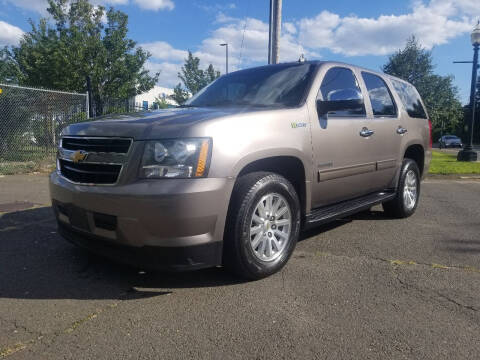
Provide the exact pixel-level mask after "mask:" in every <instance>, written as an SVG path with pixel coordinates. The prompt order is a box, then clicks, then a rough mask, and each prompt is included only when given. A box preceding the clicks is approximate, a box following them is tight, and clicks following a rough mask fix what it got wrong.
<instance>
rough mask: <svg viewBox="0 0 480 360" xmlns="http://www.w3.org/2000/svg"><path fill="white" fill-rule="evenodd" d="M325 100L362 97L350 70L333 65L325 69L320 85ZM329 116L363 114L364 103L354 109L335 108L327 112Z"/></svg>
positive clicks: (357, 98) (358, 98)
mask: <svg viewBox="0 0 480 360" xmlns="http://www.w3.org/2000/svg"><path fill="white" fill-rule="evenodd" d="M320 95H321V97H322V99H321V100H325V101H342V100H360V99H363V95H362V91H361V90H360V86H358V82H357V78H356V77H355V75H354V74H353V72H352V70H350V69H347V68H343V67H334V68H331V69H330V70H328V71H327V73H326V74H325V77H324V78H323V81H322V85H321V86H320V93H319V96H320ZM328 115H329V116H333V117H345V116H365V115H366V112H365V105H364V104H362V105H359V106H358V108H356V109H346V110H337V111H335V112H329V114H328Z"/></svg>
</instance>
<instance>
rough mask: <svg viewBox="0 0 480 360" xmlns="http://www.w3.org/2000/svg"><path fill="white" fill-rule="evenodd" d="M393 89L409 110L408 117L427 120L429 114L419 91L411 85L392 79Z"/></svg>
mask: <svg viewBox="0 0 480 360" xmlns="http://www.w3.org/2000/svg"><path fill="white" fill-rule="evenodd" d="M392 84H393V87H394V88H395V91H396V92H397V94H398V96H399V97H400V100H401V101H402V103H403V106H405V109H406V110H407V113H408V116H410V117H412V118H417V119H426V118H427V113H426V111H425V109H424V108H423V105H422V100H421V98H420V94H419V93H418V91H417V89H415V87H414V86H413V85H411V84H408V83H404V82H402V81H398V80H394V79H392Z"/></svg>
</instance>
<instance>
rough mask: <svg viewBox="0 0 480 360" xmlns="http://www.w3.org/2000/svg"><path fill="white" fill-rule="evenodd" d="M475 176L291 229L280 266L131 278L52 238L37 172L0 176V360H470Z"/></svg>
mask: <svg viewBox="0 0 480 360" xmlns="http://www.w3.org/2000/svg"><path fill="white" fill-rule="evenodd" d="M479 203H480V182H479V181H473V180H438V179H432V180H427V181H426V182H424V183H423V187H422V192H421V202H420V206H419V208H418V210H417V212H416V214H415V215H414V216H412V217H411V218H409V219H405V220H392V219H389V218H386V217H384V215H383V212H382V210H381V207H375V208H373V209H372V210H371V211H368V212H363V213H361V214H357V215H354V216H352V217H350V218H348V219H344V220H341V221H336V222H334V223H332V224H329V225H325V226H322V227H320V228H318V229H315V230H313V231H309V232H307V233H304V234H303V235H302V240H301V241H300V242H299V243H298V245H297V248H296V250H295V253H294V255H293V257H292V259H291V260H290V262H289V263H288V265H287V266H286V267H285V268H284V270H283V271H281V272H280V273H278V274H276V275H274V276H272V277H269V278H267V279H264V280H261V281H256V282H241V281H238V280H237V279H236V278H234V277H232V276H231V275H229V274H228V273H227V272H226V271H224V270H223V269H221V268H214V269H209V270H202V271H197V272H191V273H183V274H166V273H155V272H148V271H147V272H145V271H142V270H141V269H140V270H139V269H132V268H129V267H126V266H122V265H118V264H115V263H113V262H111V261H108V260H104V259H103V258H100V257H97V256H94V255H90V254H88V253H87V252H85V251H83V250H80V249H77V248H75V247H73V246H72V245H70V244H69V243H67V242H65V241H64V240H63V239H61V238H60V237H59V235H58V234H57V230H56V224H55V221H54V218H53V215H52V210H51V208H50V207H49V199H48V191H47V178H46V177H45V176H40V175H38V176H32V175H25V176H5V177H1V178H0V358H2V357H5V358H8V359H129V358H132V359H173V358H182V359H187V358H192V359H253V358H255V359H274V358H275V359H293V358H305V359H312V358H316V359H436V360H438V359H478V358H479V354H480V206H479Z"/></svg>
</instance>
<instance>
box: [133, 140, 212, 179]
mask: <svg viewBox="0 0 480 360" xmlns="http://www.w3.org/2000/svg"><path fill="white" fill-rule="evenodd" d="M211 148H212V141H211V139H205V138H200V139H198V138H197V139H177V140H158V141H147V142H146V144H145V150H144V152H143V159H142V166H141V168H140V177H141V178H146V179H154V178H157V179H158V178H193V177H205V176H206V175H207V172H208V165H209V162H210V154H211Z"/></svg>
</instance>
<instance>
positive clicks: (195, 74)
mask: <svg viewBox="0 0 480 360" xmlns="http://www.w3.org/2000/svg"><path fill="white" fill-rule="evenodd" d="M219 76H220V71H218V70H215V69H214V67H213V65H212V64H210V65H209V66H208V68H207V69H206V70H202V69H200V59H199V58H198V57H197V56H193V54H192V52H191V51H189V52H188V57H187V58H186V59H185V64H184V65H183V66H182V69H181V71H180V72H179V73H178V77H179V78H180V80H182V82H183V85H184V87H185V89H186V90H185V89H182V86H181V84H178V85H177V86H176V87H175V88H174V95H173V96H172V98H173V99H174V100H175V101H177V103H179V104H183V103H184V102H185V101H186V100H187V99H188V94H189V93H190V94H192V95H195V94H196V93H197V92H199V91H200V90H201V89H203V88H204V87H205V86H207V85H208V84H210V83H211V82H212V81H213V80H215V79H216V78H218V77H219Z"/></svg>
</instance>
